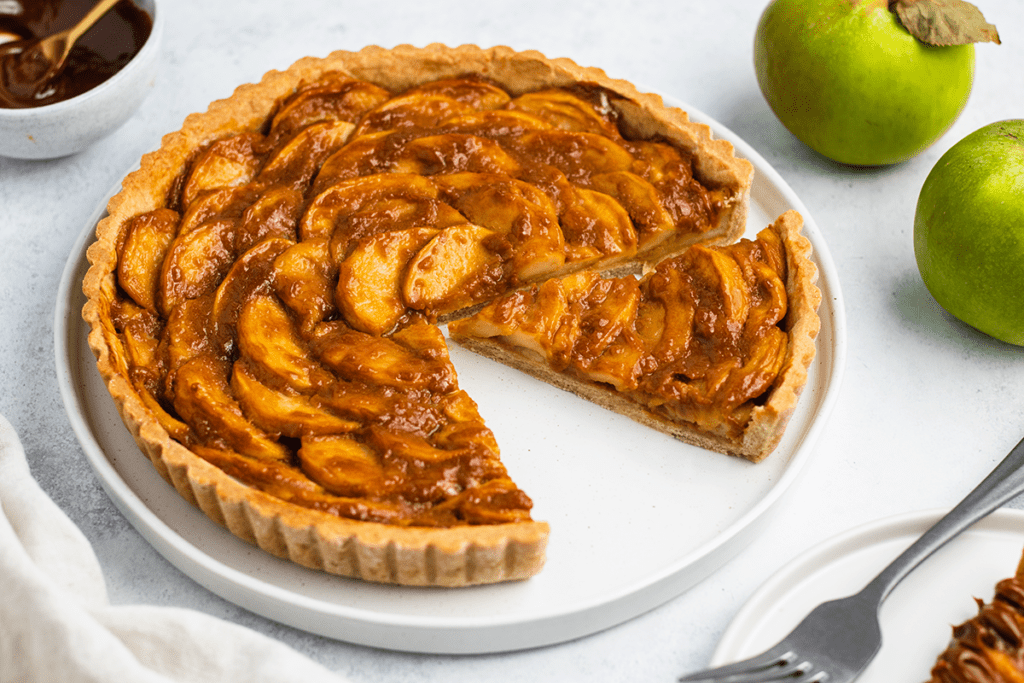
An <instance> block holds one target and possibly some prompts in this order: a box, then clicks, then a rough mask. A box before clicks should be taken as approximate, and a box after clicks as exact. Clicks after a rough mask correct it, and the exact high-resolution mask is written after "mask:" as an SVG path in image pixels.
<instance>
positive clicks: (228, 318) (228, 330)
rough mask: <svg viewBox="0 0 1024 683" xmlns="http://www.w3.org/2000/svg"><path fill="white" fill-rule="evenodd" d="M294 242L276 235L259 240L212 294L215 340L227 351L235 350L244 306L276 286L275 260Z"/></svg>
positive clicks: (212, 320)
mask: <svg viewBox="0 0 1024 683" xmlns="http://www.w3.org/2000/svg"><path fill="white" fill-rule="evenodd" d="M291 246H292V242H290V241H288V240H286V239H281V238H274V239H268V240H265V241H263V242H260V243H259V244H257V245H256V246H255V247H253V248H252V249H250V250H249V251H247V252H245V253H244V254H242V255H241V256H239V257H238V260H237V261H235V264H234V265H233V266H231V270H229V271H228V272H227V274H226V275H225V276H224V279H223V280H221V283H220V286H218V287H217V291H216V293H215V294H214V297H213V308H212V310H211V311H210V320H211V322H212V323H213V329H214V337H215V342H216V344H217V346H218V347H219V348H221V349H222V351H223V353H224V354H225V355H229V354H231V353H232V352H233V351H234V348H233V346H234V341H235V337H236V330H235V327H236V323H237V321H238V313H239V311H241V310H242V306H244V305H245V302H246V301H248V300H249V299H250V298H252V297H253V296H256V295H257V294H267V293H269V292H270V291H271V288H272V286H273V274H274V261H275V260H276V259H277V257H278V256H280V255H281V254H283V253H284V252H285V250H286V249H288V248H289V247H291Z"/></svg>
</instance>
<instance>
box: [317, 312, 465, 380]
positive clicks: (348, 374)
mask: <svg viewBox="0 0 1024 683" xmlns="http://www.w3.org/2000/svg"><path fill="white" fill-rule="evenodd" d="M442 343H443V339H442ZM314 350H315V351H316V353H317V356H318V357H319V359H320V360H321V361H322V362H323V363H324V364H325V365H327V366H328V367H329V368H331V369H332V370H334V371H335V372H336V373H338V375H339V376H340V377H342V378H344V379H346V380H349V381H358V382H364V383H371V384H378V385H381V386H386V387H396V388H400V389H429V390H431V391H439V392H446V391H448V390H450V389H453V388H455V387H456V386H457V382H456V379H455V372H454V370H453V369H452V366H451V363H449V362H447V356H445V357H444V358H443V359H438V358H436V357H435V358H431V357H430V355H429V354H427V353H423V352H422V351H418V352H417V351H414V350H413V349H411V348H409V347H408V346H406V345H403V344H400V343H398V342H396V341H393V340H391V339H389V338H387V337H377V336H374V335H370V334H366V333H365V332H359V331H357V330H352V329H344V328H341V327H337V328H335V329H333V330H332V331H331V332H328V333H326V334H323V335H321V336H320V337H319V338H318V339H317V340H316V341H315V342H314Z"/></svg>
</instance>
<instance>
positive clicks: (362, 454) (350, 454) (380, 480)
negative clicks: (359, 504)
mask: <svg viewBox="0 0 1024 683" xmlns="http://www.w3.org/2000/svg"><path fill="white" fill-rule="evenodd" d="M299 462H300V463H301V466H302V471H303V472H305V473H306V475H308V476H309V478H310V479H312V480H313V481H315V482H316V483H318V484H320V485H321V486H323V487H324V488H325V489H327V490H328V491H330V492H331V493H334V494H336V495H339V496H373V495H377V496H379V495H381V494H382V493H386V492H387V491H388V488H389V482H388V480H387V479H386V478H385V476H384V467H383V465H381V462H380V460H379V458H378V457H377V455H376V453H374V451H373V449H371V448H370V447H369V446H367V445H365V444H362V443H360V442H358V441H356V440H354V439H352V438H350V437H347V436H317V437H305V438H303V439H302V447H301V448H299Z"/></svg>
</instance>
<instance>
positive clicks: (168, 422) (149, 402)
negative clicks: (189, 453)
mask: <svg viewBox="0 0 1024 683" xmlns="http://www.w3.org/2000/svg"><path fill="white" fill-rule="evenodd" d="M136 390H137V391H138V392H139V398H141V399H142V403H143V404H144V405H145V406H146V408H148V409H149V412H150V413H152V414H153V417H155V418H156V421H157V422H158V423H159V424H160V426H161V427H163V428H164V430H165V431H166V432H167V434H168V435H169V436H170V437H171V438H172V439H175V440H177V441H180V442H181V443H188V442H189V441H191V440H192V439H193V438H194V437H193V436H192V428H191V427H189V426H188V425H187V424H185V423H184V422H182V421H181V420H179V419H178V418H176V417H174V416H173V415H171V414H170V413H168V412H167V411H166V410H165V409H164V407H163V405H162V404H161V403H160V401H158V400H157V398H156V396H154V395H153V393H152V392H150V391H149V390H148V389H147V388H146V387H138V386H137V387H136Z"/></svg>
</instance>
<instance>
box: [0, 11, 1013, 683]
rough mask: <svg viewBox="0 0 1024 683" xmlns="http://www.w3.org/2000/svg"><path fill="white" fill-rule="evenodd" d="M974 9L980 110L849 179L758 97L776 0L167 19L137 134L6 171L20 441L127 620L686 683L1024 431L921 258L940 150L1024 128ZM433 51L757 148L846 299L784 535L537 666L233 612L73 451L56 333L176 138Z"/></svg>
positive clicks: (378, 666)
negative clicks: (292, 79) (783, 603)
mask: <svg viewBox="0 0 1024 683" xmlns="http://www.w3.org/2000/svg"><path fill="white" fill-rule="evenodd" d="M977 4H979V5H980V6H981V8H982V10H983V11H984V13H985V15H986V18H987V19H988V20H989V21H991V22H992V23H994V24H996V26H997V27H998V28H999V30H1000V34H1001V36H1002V39H1003V44H1002V45H999V46H996V45H992V44H985V45H981V46H979V47H978V48H977V76H976V82H975V86H974V92H973V94H972V96H971V99H970V101H969V102H968V105H967V108H966V110H965V111H964V113H963V115H962V116H961V117H960V119H959V120H958V121H957V122H956V124H955V125H954V126H953V128H952V129H951V130H950V131H949V132H948V133H947V134H946V136H945V137H943V138H942V139H941V140H940V141H939V142H938V143H936V144H935V145H934V146H933V147H932V148H931V149H929V150H927V151H926V152H924V153H923V154H921V155H920V156H919V157H918V158H916V159H914V160H911V161H909V162H907V163H904V164H901V165H898V166H894V167H888V168H881V169H854V168H847V167H844V166H840V165H837V164H834V163H832V162H829V161H828V160H825V159H823V158H822V157H819V156H817V155H816V154H814V153H813V152H811V151H809V150H808V149H807V148H805V147H804V146H802V145H801V144H800V143H799V142H798V141H797V140H796V139H795V138H794V137H793V136H792V135H790V134H789V132H788V131H786V130H785V129H784V128H783V127H782V126H781V125H780V124H779V122H778V121H777V120H776V118H775V117H774V116H773V114H772V113H771V111H770V110H769V109H768V106H767V105H766V104H765V102H764V100H763V98H762V97H761V94H760V92H759V90H758V87H757V83H756V81H755V78H754V71H753V63H752V53H751V46H752V41H753V33H754V28H755V25H756V22H757V19H758V16H759V14H760V11H761V9H762V7H763V5H764V3H763V2H762V1H761V0H717V1H716V2H697V1H696V0H680V1H678V2H662V3H654V2H621V1H619V2H609V1H607V0H591V1H589V2H582V1H578V0H563V1H562V2H551V0H542V1H538V0H516V1H515V2H509V1H506V0H502V1H501V2H488V3H482V2H466V1H459V0H446V1H443V2H442V1H434V2H423V0H412V1H410V0H392V1H391V2H388V3H373V2H370V3H338V2H335V1H334V0H299V1H298V2H290V3H282V2H280V1H279V0H273V1H271V0H247V2H245V3H242V2H226V1H223V0H222V1H220V2H209V1H205V2H204V1H201V0H174V1H173V2H164V3H163V10H164V11H165V12H166V21H167V23H166V32H165V35H164V56H163V63H162V67H161V71H160V75H159V77H158V81H157V83H156V87H155V89H154V91H153V94H152V95H151V96H150V97H149V99H148V100H147V101H146V102H145V103H144V104H143V106H142V108H141V110H140V111H139V112H138V113H137V114H136V115H135V117H134V118H132V119H131V120H130V121H129V122H128V123H127V124H126V125H125V126H124V127H123V128H121V129H120V130H119V131H117V132H116V133H114V134H113V135H112V136H111V137H109V138H107V139H105V140H103V141H101V142H100V143H98V144H96V145H95V146H94V147H92V148H90V149H89V150H87V151H85V152H83V153H81V154H78V155H76V156H72V157H69V158H66V159H61V160H55V161H45V162H22V161H14V160H10V159H0V235H2V236H3V246H2V248H0V302H2V307H0V320H2V324H0V349H3V353H2V354H0V413H2V414H3V415H5V416H6V417H7V418H8V419H9V420H10V422H11V423H12V424H13V425H14V427H15V429H16V430H17V431H18V433H19V435H20V436H21V438H22V440H23V442H24V445H25V448H26V451H27V453H28V457H29V461H30V465H31V467H32V471H33V473H34V475H35V476H36V478H37V479H38V480H39V482H40V483H41V485H42V486H43V488H44V489H45V490H46V491H47V492H48V493H49V494H50V495H51V496H52V497H53V498H54V500H55V501H56V502H57V503H58V504H59V505H60V506H61V507H62V508H63V509H64V510H65V511H66V512H67V513H68V515H69V516H71V518H72V519H73V520H74V521H75V522H76V523H77V524H78V525H79V526H80V528H81V529H82V531H83V532H84V533H85V534H86V536H87V537H88V538H89V539H90V541H92V543H93V545H94V547H95V550H96V552H97V554H98V556H99V559H100V562H101V564H102V566H103V569H104V571H105V573H106V577H107V581H108V586H109V590H110V594H111V599H112V601H113V602H115V603H149V604H157V605H176V606H183V607H190V608H194V609H198V610H202V611H205V612H208V613H210V614H214V615H216V616H219V617H222V618H224V619H227V620H230V621H234V622H237V623H240V624H243V625H246V626H249V627H251V628H253V629H255V630H257V631H261V632H263V633H267V634H270V635H271V636H273V637H275V638H278V639H280V640H281V641H283V642H285V643H287V644H289V645H292V646H293V647H295V648H297V649H298V650H300V651H302V652H304V653H306V654H308V655H309V656H310V657H312V658H313V659H316V660H318V661H320V662H322V663H324V664H325V665H327V666H328V667H330V668H332V669H334V670H336V671H338V672H339V673H342V674H344V675H346V676H348V677H350V678H351V679H352V680H353V681H383V680H404V681H421V680H422V681H428V680H429V681H433V680H447V681H453V680H455V681H463V680H465V681H469V680H481V679H482V680H491V679H498V678H501V679H502V680H531V681H534V682H540V681H563V680H581V679H584V678H585V679H586V680H589V681H594V682H599V681H622V680H638V681H639V680H645V681H657V680H662V681H670V680H673V679H674V678H675V677H676V676H677V675H679V674H680V673H682V672H684V671H686V670H689V669H693V668H696V667H700V666H702V665H704V664H705V663H706V662H707V661H708V659H709V658H710V657H711V654H712V652H713V650H714V648H715V645H716V643H717V642H718V640H719V638H720V636H721V635H722V632H723V631H724V629H725V628H726V626H727V625H728V624H729V622H730V620H731V619H732V618H733V616H734V615H735V614H736V613H737V611H738V610H739V608H740V607H741V606H742V605H743V603H744V602H745V601H746V599H747V598H748V597H749V596H750V595H751V594H752V593H753V592H754V591H755V590H756V589H757V588H758V586H759V585H761V584H762V583H763V582H764V581H765V580H766V579H767V578H768V577H769V576H771V575H772V574H773V573H774V572H775V571H776V570H778V569H779V568H781V567H783V566H784V565H786V563H787V562H788V561H790V560H791V559H792V558H793V557H794V556H796V555H798V554H799V553H800V552H802V551H804V550H805V549H807V548H809V547H811V546H813V545H815V544H816V543H819V542H821V541H823V540H825V539H828V538H830V537H832V536H835V535H836V534H838V533H841V532H843V531H846V530H847V529H849V528H851V527H854V526H856V525H859V524H862V523H866V522H871V521H873V520H876V519H879V518H883V517H888V516H891V515H895V514H899V513H904V512H908V511H913V510H923V509H932V508H945V507H950V506H952V505H953V504H955V503H956V502H957V501H959V500H960V498H961V497H962V496H963V495H964V494H966V493H967V491H968V490H969V489H970V488H972V487H973V485H974V484H975V483H976V482H978V481H980V480H981V479H982V478H983V477H984V475H985V474H987V473H988V472H989V470H991V468H992V467H993V466H994V465H995V464H996V463H997V462H998V461H999V460H1000V459H1001V458H1002V457H1003V456H1004V455H1005V453H1006V452H1007V451H1008V450H1009V449H1010V448H1011V447H1012V446H1013V445H1014V444H1016V443H1017V441H1018V440H1019V439H1020V438H1021V436H1024V413H1022V410H1021V407H1022V403H1024V399H1022V396H1024V349H1022V348H1018V347H1013V346H1009V345H1006V344H1003V343H1000V342H998V341H995V340H992V339H990V338H987V337H985V336H984V335H982V334H980V333H978V332H976V331H974V330H972V329H970V328H968V327H966V326H964V325H962V324H961V323H959V322H958V321H956V320H954V319H952V318H951V317H950V316H948V315H947V314H946V313H945V312H944V311H943V310H942V309H941V308H939V306H938V305H937V304H936V303H935V301H934V300H933V299H932V298H931V296H930V295H929V294H928V292H927V290H926V289H925V287H924V285H923V283H922V281H921V279H920V277H919V275H918V272H917V268H916V265H915V262H914V255H913V247H912V233H913V217H914V206H915V203H916V200H917V195H918V192H919V190H920V187H921V184H922V182H923V181H924V178H925V176H926V175H927V174H928V172H929V171H930V170H931V168H932V166H933V165H934V164H935V162H936V161H937V160H938V158H939V156H940V155H941V154H942V153H943V152H944V151H945V150H946V149H947V148H948V147H949V146H951V145H952V144H953V143H954V142H956V141H957V140H959V139H960V138H962V137H964V136H965V135H967V134H968V133H970V132H972V131H974V130H975V129H977V128H979V127H981V126H982V125H985V124H987V123H990V122H993V121H997V120H1001V119H1007V118H1020V117H1022V116H1024V5H1022V4H1021V3H1020V2H1019V1H1018V0H978V3H977ZM431 42H442V43H447V44H451V45H455V44H462V43H475V44H478V45H483V46H490V45H496V44H504V45H510V46H512V47H514V48H517V49H531V48H532V49H538V50H540V51H542V52H544V53H546V54H547V55H549V56H568V57H571V58H573V59H574V60H575V61H577V62H579V63H580V64H583V65H587V66H599V67H601V68H603V69H604V70H605V71H607V72H608V73H609V74H610V75H612V76H614V77H621V78H626V79H629V80H631V81H633V82H634V83H637V84H639V85H641V87H643V88H645V89H649V90H652V91H655V92H660V93H663V94H666V95H671V96H673V97H675V98H678V99H681V100H684V101H686V102H689V103H691V104H693V105H694V106H695V107H697V108H699V109H701V110H703V111H704V112H705V113H706V114H708V115H710V116H711V117H713V118H715V119H717V120H718V121H719V122H721V123H722V124H724V125H725V126H726V127H727V128H729V129H731V130H732V131H734V132H735V133H736V134H738V135H739V136H740V137H742V138H743V139H745V140H746V141H747V142H749V143H750V144H751V145H752V146H753V147H754V148H755V149H756V150H757V151H758V152H760V154H761V155H763V156H764V157H765V159H766V160H767V161H768V162H769V163H770V164H771V165H772V166H773V167H774V168H775V169H776V170H778V171H779V173H780V174H781V175H782V177H783V178H784V179H785V180H786V181H787V182H788V183H789V184H790V185H791V186H792V188H793V189H794V190H795V191H796V193H797V195H799V197H800V198H801V199H802V200H803V202H804V204H805V205H806V206H807V208H808V210H809V211H810V213H811V214H812V216H813V217H814V219H815V220H816V222H817V225H818V227H819V229H820V231H821V234H822V235H823V237H824V239H825V241H826V242H827V244H828V247H829V249H830V251H831V254H832V258H833V260H834V262H835V264H836V268H837V270H838V274H839V280H840V283H841V285H842V290H843V295H844V298H845V302H846V319H847V326H848V349H847V353H848V355H847V359H846V361H847V362H846V372H845V376H844V381H843V384H842V387H841V393H840V396H839V400H838V402H837V403H836V405H835V408H834V411H833V413H832V415H831V417H830V418H829V421H828V425H827V428H826V429H825V430H824V432H823V433H822V434H821V436H820V438H819V439H818V442H817V444H816V447H815V452H814V455H813V457H812V458H811V459H810V461H809V464H808V466H807V468H806V470H805V472H804V476H803V478H802V479H801V480H800V481H799V482H798V484H797V486H796V488H795V489H794V490H793V491H792V492H791V493H790V495H789V496H788V499H787V502H786V503H785V505H784V507H783V508H782V510H780V512H779V514H778V515H777V516H776V517H774V519H773V521H772V523H771V525H770V526H769V527H768V529H767V531H766V532H765V533H764V534H763V535H762V536H761V537H760V538H758V539H756V540H755V541H754V542H753V543H752V544H751V545H750V546H749V547H748V548H746V549H745V550H743V551H742V552H741V553H740V554H739V555H738V556H737V557H736V558H735V559H734V560H732V561H731V562H729V563H728V564H727V565H726V566H725V567H724V568H722V569H721V570H719V571H718V572H717V573H715V574H714V575H713V576H711V577H710V578H708V579H707V580H705V581H703V582H702V583H700V584H698V585H697V586H695V587H694V588H692V589H690V590H689V591H688V592H686V593H684V594H683V595H681V596H679V597H678V598H675V599H673V600H671V601H670V602H668V603H667V604H665V605H663V606H661V607H659V608H657V609H655V610H653V611H651V612H649V613H647V614H644V615H642V616H640V617H637V618H635V619H633V620H631V621H629V622H627V623H625V624H622V625H620V626H617V627H614V628H611V629H609V630H607V631H604V632H602V633H598V634H596V635H593V636H589V637H585V638H582V639H579V640H576V641H573V642H569V643H565V644H562V645H557V646H552V647H547V648H542V649H538V650H531V651H524V652H516V653H509V654H501V655H486V656H472V657H458V656H428V655H411V654H400V653H391V652H386V651H381V650H374V649H369V648H364V647H359V646H354V645H350V644H346V643H342V642H336V641H332V640H329V639H325V638H321V637H318V636H313V635H310V634H306V633H304V632H302V631H299V630H296V629H293V628H290V627H285V626H281V625H279V624H276V623H274V622H272V621H269V620H266V619H264V618H262V617H258V616H255V615H253V614H251V613H249V612H247V611H246V610H244V609H242V608H240V607H237V606H235V605H233V604H230V603H228V602H226V601H224V600H222V599H220V598H218V597H217V596H215V595H213V594H212V593H210V592H209V591H207V590H206V589H204V588H202V587H201V586H199V585H197V584H196V583H194V582H193V581H191V580H190V579H189V578H187V577H186V576H185V575H184V574H182V573H180V572H179V571H178V570H177V569H175V568H174V567H173V566H172V565H171V564H169V563H168V562H167V561H166V560H164V559H163V558H162V557H161V556H160V555H159V554H157V553H156V552H155V551H154V550H153V549H152V548H151V547H150V546H149V545H148V544H147V543H146V542H145V541H144V540H143V539H142V537H141V536H140V535H139V534H138V533H137V532H136V531H135V530H134V529H133V528H132V527H131V526H130V525H129V524H128V523H127V521H126V520H125V518H124V517H122V516H121V514H120V513H119V512H118V511H117V509H116V508H115V507H114V505H113V503H112V502H111V501H110V500H109V499H108V498H107V496H106V494H105V493H104V491H103V489H102V488H101V486H100V484H99V482H98V480H97V479H96V478H95V476H94V474H93V472H92V470H91V469H90V467H89V465H88V463H87V462H86V460H85V458H84V455H83V453H82V450H81V448H80V447H79V445H78V443H77V441H76V440H75V436H74V434H73V433H72V430H71V427H70V424H69V422H68V418H67V415H66V414H65V412H64V408H63V406H62V403H61V400H60V397H59V394H58V390H57V380H56V374H55V368H54V347H53V327H52V326H53V311H54V305H55V298H56V295H57V286H58V283H59V280H60V276H61V272H62V269H63V268H64V264H65V261H66V260H67V258H68V255H69V253H70V252H71V249H72V246H73V244H74V242H75V240H76V238H77V236H78V234H79V233H80V231H81V230H82V229H83V227H84V226H85V224H86V222H87V220H88V218H89V216H90V215H91V214H92V213H93V212H94V211H95V209H96V208H97V206H98V205H99V203H100V202H101V200H102V199H103V197H104V196H105V194H106V193H107V191H108V190H109V189H110V188H112V187H113V186H114V185H115V183H117V182H118V181H119V180H120V178H121V177H122V176H123V174H124V173H125V172H126V171H127V170H129V169H130V168H131V167H132V166H133V165H134V164H135V163H137V160H138V158H139V157H140V156H141V155H142V154H143V153H144V152H146V151H148V150H150V149H153V148H154V147H156V146H157V145H158V142H159V139H160V136H161V135H162V134H163V133H166V132H169V131H172V130H175V129H177V128H178V127H179V126H180V124H181V122H182V120H183V118H184V117H185V116H186V115H187V114H189V113H190V112H193V111H197V110H202V109H205V107H206V105H207V104H208V103H209V102H210V101H211V100H213V99H219V98H222V97H225V96H227V95H228V94H230V93H231V91H232V90H233V89H234V87H235V86H237V85H239V84H241V83H246V82H251V81H254V80H258V79H259V78H260V77H261V75H262V74H263V73H264V72H265V71H267V70H270V69H275V68H284V67H286V66H288V65H289V64H291V63H292V62H293V61H295V60H296V59H298V58H300V57H303V56H306V55H314V56H322V55H326V54H327V53H329V52H331V51H332V50H335V49H352V50H355V49H359V48H361V47H363V46H365V45H368V44H379V45H383V46H386V47H390V46H394V45H397V44H401V43H411V44H414V45H425V44H428V43H431ZM1018 503H1020V501H1014V502H1012V503H1011V504H1010V505H1016V504H1018ZM1018 506H1019V507H1024V505H1018ZM1022 536H1024V533H1022ZM1011 570H1012V567H1007V571H1008V572H1009V571H1011ZM0 599H2V597H0Z"/></svg>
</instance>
